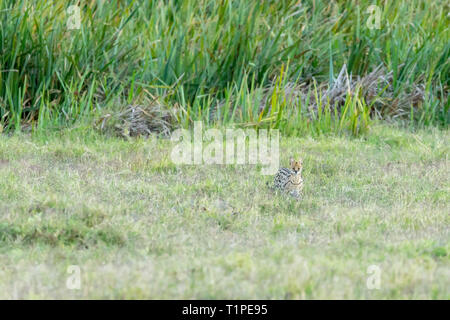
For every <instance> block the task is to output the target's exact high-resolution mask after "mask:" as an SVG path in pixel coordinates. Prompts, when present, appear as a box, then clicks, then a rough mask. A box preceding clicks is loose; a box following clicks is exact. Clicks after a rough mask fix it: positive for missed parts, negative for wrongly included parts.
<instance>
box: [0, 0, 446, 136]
mask: <svg viewBox="0 0 450 320" xmlns="http://www.w3.org/2000/svg"><path fill="white" fill-rule="evenodd" d="M77 3H78V2H77V1H48V0H20V1H6V0H5V1H2V2H1V3H0V53H1V54H0V128H1V129H0V130H2V129H4V130H7V131H17V130H20V129H21V128H22V129H23V128H29V127H33V128H37V129H41V130H47V129H49V128H54V127H60V126H66V125H71V124H73V123H74V122H77V121H79V120H80V119H90V118H92V117H95V115H97V114H98V113H101V112H102V110H105V109H117V107H118V106H120V105H123V104H126V103H139V102H141V101H144V100H145V99H146V98H149V97H158V98H160V100H161V103H163V104H164V106H165V107H166V108H168V109H171V110H174V111H176V112H177V114H178V117H177V124H178V125H179V126H184V127H188V126H190V124H192V121H195V120H201V119H209V114H210V112H211V110H213V109H215V108H216V107H217V106H218V105H225V110H223V111H222V113H221V114H220V117H219V119H217V121H213V122H219V123H226V124H229V123H235V122H238V123H242V124H244V125H251V126H258V127H260V126H267V125H270V126H271V127H277V128H279V129H282V130H283V131H285V133H286V134H287V133H293V134H295V135H301V134H302V132H303V131H302V130H300V131H299V132H297V131H296V130H293V129H292V128H297V127H299V126H301V127H302V128H303V127H306V128H308V129H307V130H316V127H318V128H319V129H318V130H319V131H334V130H335V128H336V126H335V124H334V122H340V121H341V117H342V118H343V121H344V122H347V120H348V121H350V122H354V121H355V119H354V116H352V115H348V116H342V115H336V114H334V112H332V111H331V112H329V114H328V115H327V117H328V116H329V117H331V118H332V120H334V122H333V121H330V120H323V119H318V118H319V117H318V115H317V114H315V113H314V112H312V113H311V112H308V110H309V109H308V108H309V106H308V105H304V106H303V107H302V108H301V107H300V106H299V103H298V101H284V100H285V96H284V95H283V94H282V93H283V91H284V90H285V86H286V85H287V84H288V83H291V84H296V85H305V86H307V87H309V88H310V89H311V88H313V83H315V81H317V82H318V83H319V84H323V85H325V86H327V85H332V84H333V81H334V78H335V77H336V76H337V73H338V72H339V70H340V69H341V68H342V67H343V66H344V65H346V66H347V71H348V72H349V73H350V74H352V75H353V76H354V77H357V76H361V77H363V76H366V75H367V74H369V73H370V72H371V71H372V70H374V69H375V68H376V67H378V66H379V65H382V66H383V67H384V68H385V69H386V72H387V73H391V76H390V77H391V79H390V87H389V90H388V91H387V92H386V93H384V94H382V95H381V96H380V97H379V99H378V100H377V101H378V103H377V104H375V105H373V108H377V109H378V111H379V112H378V114H379V115H381V117H382V118H384V119H390V118H392V117H396V118H398V117H399V116H401V118H402V119H403V120H405V121H408V122H409V123H410V124H412V125H419V126H427V125H439V126H448V121H449V119H450V113H449V101H448V87H449V77H448V75H449V74H450V72H449V54H450V44H449V42H448V39H449V32H450V31H449V30H450V29H449V27H448V26H449V24H448V16H447V12H448V8H449V6H448V3H447V2H446V1H444V0H439V1H428V0H414V1H369V0H365V1H356V0H352V1H332V2H330V1H327V0H314V1H313V0H308V1H301V2H299V1H297V0H290V1H281V2H279V1H262V2H261V1H245V0H235V1H232V0H223V1H216V0H201V1H198V0H195V1H193V0H189V1H132V0H128V1H117V0H116V1H101V0H97V1H96V0H90V1H81V4H80V6H79V7H80V14H81V28H80V29H79V30H69V29H68V28H67V22H68V20H69V19H70V18H71V17H72V16H71V15H70V14H69V13H68V12H67V9H68V7H69V5H73V4H77ZM373 4H377V5H378V6H379V8H380V13H381V16H380V22H381V24H380V29H369V28H368V27H367V24H366V22H367V20H368V19H369V14H368V13H367V8H368V7H369V6H370V5H373ZM278 80H279V81H280V83H279V85H278V87H276V90H275V91H274V92H275V94H272V95H271V97H272V99H270V103H269V104H268V105H266V108H263V110H259V108H258V107H259V103H258V102H260V100H261V91H263V90H265V89H267V88H269V89H270V88H273V87H274V83H275V82H276V81H278ZM281 84H282V86H281ZM380 86H381V84H380ZM382 87H383V86H382ZM417 90H418V97H419V98H414V97H415V93H417V92H416V91H417ZM388 93H389V94H388ZM310 94H311V95H312V96H314V94H313V93H312V92H310ZM408 97H409V98H408ZM316 98H318V97H315V98H312V99H311V101H313V100H314V99H316ZM349 99H352V100H353V99H355V97H349ZM357 100H361V97H358V98H357ZM316 102H318V101H316ZM359 103H361V104H362V105H363V104H364V101H359ZM365 103H366V104H367V105H370V103H369V102H368V101H365ZM333 107H334V106H333V105H332V106H331V108H333ZM327 108H330V106H327V101H322V102H321V103H320V109H321V110H322V111H319V114H320V113H321V112H325V111H326V109H327ZM268 109H270V112H269V111H268ZM299 109H300V110H299ZM366 111H367V110H366ZM372 114H373V112H372ZM359 123H360V121H359ZM309 126H311V127H313V128H312V129H311V128H309ZM353 131H355V130H353ZM356 132H359V130H356Z"/></svg>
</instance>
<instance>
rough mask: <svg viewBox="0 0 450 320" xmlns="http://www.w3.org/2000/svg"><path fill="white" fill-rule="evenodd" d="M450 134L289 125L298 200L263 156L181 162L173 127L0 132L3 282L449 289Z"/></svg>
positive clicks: (293, 290) (351, 294) (315, 294)
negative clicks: (263, 168)
mask: <svg viewBox="0 0 450 320" xmlns="http://www.w3.org/2000/svg"><path fill="white" fill-rule="evenodd" d="M449 138H450V135H449V132H448V131H440V130H437V129H434V128H429V129H423V130H418V131H414V132H412V131H408V130H405V129H399V128H396V127H393V126H390V127H388V126H385V125H376V126H374V127H373V128H372V130H371V131H370V133H368V134H365V135H364V136H363V137H360V138H352V137H349V136H346V135H344V136H340V137H339V136H333V135H331V136H324V135H322V136H318V137H316V138H312V137H311V136H308V137H303V138H298V137H283V138H282V140H281V145H280V148H281V150H280V151H281V154H282V162H283V163H286V162H287V161H288V158H289V156H290V155H301V156H302V157H303V159H304V178H305V192H304V198H303V199H302V200H301V201H298V202H297V201H295V200H294V199H292V198H290V197H286V196H284V195H281V194H275V193H272V192H271V191H270V190H269V189H268V188H267V187H266V184H265V183H266V181H268V180H269V179H270V177H267V176H262V175H261V174H260V173H259V170H258V168H257V167H255V166H236V167H234V166H225V165H221V166H218V165H217V166H204V165H200V166H175V165H173V163H172V162H171V159H170V151H171V148H172V144H171V142H170V141H168V140H163V139H153V138H151V139H148V140H144V139H134V140H123V139H118V138H107V137H105V136H102V135H98V134H96V133H94V132H93V131H86V132H85V131H81V130H78V129H71V130H64V131H61V132H47V133H40V134H38V133H36V134H33V135H25V134H16V135H12V136H6V135H2V136H0V215H1V219H0V261H1V266H0V298H127V299H131V298H163V299H164V298H188V299H190V298H205V299H209V298H223V299H227V298H229V299H238V298H249V299H253V298H261V299H265V298H275V299H284V298H287V299H298V298H312V299H320V298H325V299H337V298H356V299H365V298H367V299H374V298H383V299H384V298H395V299H397V298H398V299H406V298H413V299H416V298H424V299H449V298H450V292H449V290H448V288H449V287H450V280H449V279H450V278H449V272H450V260H449V250H450V246H449V243H450V242H449V240H450V237H449V229H448V226H449V225H450V221H449V209H450V208H449V203H450V197H449V194H450V193H449V187H450V185H449V181H450V172H449V168H450V163H449V158H448V154H449V145H450V143H449V142H450V141H449ZM69 265H78V266H80V268H81V278H82V283H81V289H80V290H69V289H67V288H66V279H67V278H68V276H69V274H68V273H67V267H68V266H69ZM370 265H376V266H378V267H379V268H380V270H381V284H380V289H379V290H368V288H367V287H366V281H367V278H368V277H369V274H368V273H367V268H368V267H369V266H370Z"/></svg>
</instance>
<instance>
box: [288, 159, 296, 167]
mask: <svg viewBox="0 0 450 320" xmlns="http://www.w3.org/2000/svg"><path fill="white" fill-rule="evenodd" d="M294 162H295V160H294V158H291V159H289V164H290V165H291V166H293V165H294Z"/></svg>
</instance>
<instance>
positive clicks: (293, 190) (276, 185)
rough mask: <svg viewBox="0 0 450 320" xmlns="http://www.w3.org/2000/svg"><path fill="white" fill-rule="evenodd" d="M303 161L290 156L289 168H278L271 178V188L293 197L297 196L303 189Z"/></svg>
mask: <svg viewBox="0 0 450 320" xmlns="http://www.w3.org/2000/svg"><path fill="white" fill-rule="evenodd" d="M302 170H303V161H302V159H299V160H294V159H292V158H291V161H290V168H280V169H279V170H278V172H277V174H276V175H275V178H274V180H273V186H272V188H273V189H278V190H281V191H283V192H287V193H288V194H290V195H291V196H293V197H295V198H299V197H300V195H301V193H302V190H303V178H302Z"/></svg>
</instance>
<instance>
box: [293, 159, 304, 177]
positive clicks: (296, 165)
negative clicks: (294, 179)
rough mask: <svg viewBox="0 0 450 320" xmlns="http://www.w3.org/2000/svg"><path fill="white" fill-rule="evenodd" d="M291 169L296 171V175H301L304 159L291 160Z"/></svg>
mask: <svg viewBox="0 0 450 320" xmlns="http://www.w3.org/2000/svg"><path fill="white" fill-rule="evenodd" d="M290 163H291V169H292V170H294V172H295V173H296V174H301V173H302V169H303V161H302V159H298V160H295V159H294V158H291V162H290Z"/></svg>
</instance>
